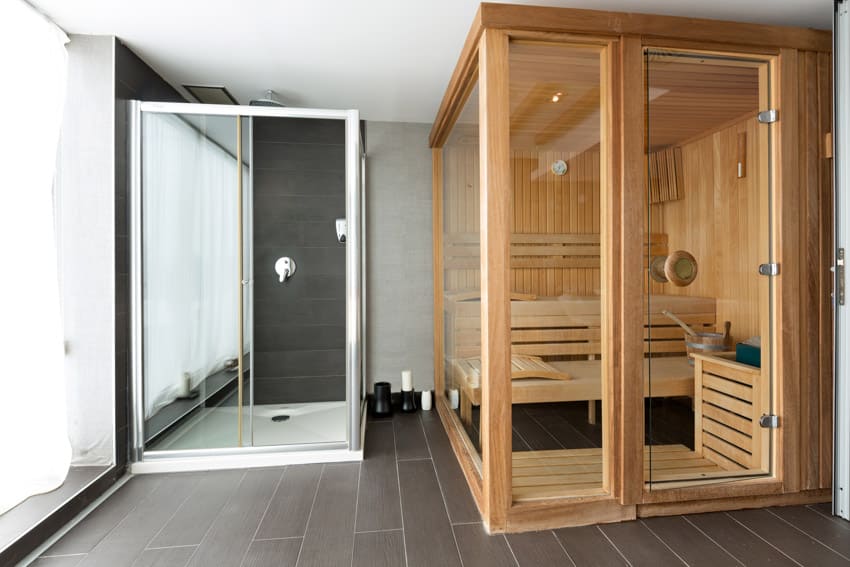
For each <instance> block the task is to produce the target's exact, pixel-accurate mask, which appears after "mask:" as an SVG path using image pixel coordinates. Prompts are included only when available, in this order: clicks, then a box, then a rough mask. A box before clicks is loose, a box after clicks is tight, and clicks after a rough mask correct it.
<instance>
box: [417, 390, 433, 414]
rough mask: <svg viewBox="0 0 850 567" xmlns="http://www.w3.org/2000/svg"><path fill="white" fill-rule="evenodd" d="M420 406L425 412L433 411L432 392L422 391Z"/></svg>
mask: <svg viewBox="0 0 850 567" xmlns="http://www.w3.org/2000/svg"><path fill="white" fill-rule="evenodd" d="M419 405H420V406H421V407H422V410H423V411H430V409H431V390H423V391H422V402H421V403H420V404H419Z"/></svg>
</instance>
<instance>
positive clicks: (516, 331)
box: [445, 295, 716, 424]
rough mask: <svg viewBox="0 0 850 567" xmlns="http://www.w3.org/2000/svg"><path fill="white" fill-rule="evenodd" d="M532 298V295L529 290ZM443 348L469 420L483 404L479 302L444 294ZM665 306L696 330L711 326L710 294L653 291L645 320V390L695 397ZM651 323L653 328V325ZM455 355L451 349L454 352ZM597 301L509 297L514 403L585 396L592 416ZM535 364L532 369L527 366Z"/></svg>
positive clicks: (598, 369) (597, 378) (680, 339)
mask: <svg viewBox="0 0 850 567" xmlns="http://www.w3.org/2000/svg"><path fill="white" fill-rule="evenodd" d="M531 297H533V296H531ZM446 299H447V302H446V319H445V320H446V345H447V348H446V352H447V353H448V354H449V355H450V356H449V357H448V358H447V361H446V362H447V369H448V371H449V373H450V376H449V378H450V381H449V382H450V384H453V387H455V388H457V389H458V390H459V402H460V417H461V420H462V421H463V422H464V423H466V424H469V423H471V419H472V407H473V406H478V405H480V404H481V383H480V382H481V380H480V375H481V360H480V350H481V349H480V334H481V324H480V321H481V313H480V305H481V304H480V301H479V300H478V299H477V298H470V297H468V296H463V299H461V300H454V299H453V298H452V297H451V296H450V295H449V296H447V297H446ZM663 310H669V311H672V312H673V313H676V314H677V315H679V316H680V317H681V318H682V319H683V320H684V321H685V322H687V323H688V324H690V325H692V326H693V327H694V328H695V329H697V330H699V331H714V328H715V318H716V316H715V300H714V299H712V298H706V297H686V296H658V295H656V296H653V297H652V301H651V303H650V304H649V305H648V308H647V310H646V312H647V315H646V320H645V323H644V328H645V329H644V331H645V332H644V352H645V353H646V354H647V356H649V355H650V354H652V355H656V354H659V355H662V356H653V357H652V358H651V359H650V358H645V359H644V376H645V377H648V376H649V366H650V364H651V367H652V380H651V382H650V380H649V378H645V382H644V395H645V396H647V397H650V396H651V397H677V396H687V397H693V396H694V367H693V366H691V365H689V364H688V358H687V355H686V351H685V343H684V333H683V331H682V330H681V328H679V327H678V326H677V325H676V324H675V323H673V322H672V321H670V320H669V319H668V318H667V317H665V316H664V315H663V314H662V313H661V312H662V311H663ZM650 325H651V329H650V327H649V326H650ZM452 353H453V354H454V355H453V356H451V354H452ZM601 354H602V342H601V316H600V301H599V298H598V297H554V298H534V299H529V300H519V299H517V300H512V301H511V358H512V360H511V362H512V376H511V378H512V380H513V383H512V403H515V404H523V403H546V402H572V401H587V402H589V404H588V411H589V415H588V420H589V421H590V422H591V423H594V422H595V421H596V416H595V408H596V405H595V402H596V400H601V399H602V362H601V360H600V358H601ZM535 366H536V367H537V368H539V369H540V372H539V374H538V375H534V374H533V372H531V371H530V368H532V367H535Z"/></svg>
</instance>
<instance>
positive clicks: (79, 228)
mask: <svg viewBox="0 0 850 567" xmlns="http://www.w3.org/2000/svg"><path fill="white" fill-rule="evenodd" d="M67 49H68V89H67V96H66V106H65V114H64V120H63V124H62V135H61V139H60V142H59V163H58V169H57V177H56V205H57V215H56V217H57V218H56V225H57V234H58V240H59V278H60V286H61V297H62V315H63V319H64V330H65V350H66V354H65V376H66V383H67V396H68V421H69V423H68V427H69V434H70V438H71V447H72V449H73V456H72V462H73V463H74V464H111V463H112V462H113V461H114V437H115V422H114V413H115V219H114V211H115V187H114V183H115V170H114V162H115V159H114V156H115V151H114V140H115V134H114V115H115V78H114V68H115V65H114V38H113V37H111V36H109V37H107V36H80V35H73V36H71V41H70V43H69V44H68V45H67ZM33 363H34V364H37V363H38V362H37V361H33Z"/></svg>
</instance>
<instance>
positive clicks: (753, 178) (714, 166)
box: [650, 118, 764, 340]
mask: <svg viewBox="0 0 850 567" xmlns="http://www.w3.org/2000/svg"><path fill="white" fill-rule="evenodd" d="M757 127H758V123H757V122H756V119H755V118H750V119H747V120H743V121H741V122H739V123H737V124H734V125H732V126H729V127H727V128H724V129H722V130H719V131H717V132H714V133H711V134H708V135H706V136H705V137H702V138H699V139H696V140H693V141H691V142H688V143H686V144H684V145H683V146H682V162H683V166H684V175H683V176H682V177H683V182H684V187H683V198H682V199H681V200H678V201H667V202H664V203H659V204H655V205H651V206H650V207H651V214H650V218H651V225H652V231H653V232H664V233H666V234H667V239H668V240H667V241H668V247H669V250H670V251H671V252H672V251H674V250H687V251H688V252H690V253H691V254H693V255H694V257H695V258H696V260H697V263H698V264H699V274H698V275H697V278H696V280H695V281H694V283H692V284H691V285H689V286H687V287H677V286H675V285H673V284H671V283H666V284H660V283H657V282H654V281H653V282H652V283H651V287H650V290H651V292H652V293H654V294H666V295H685V296H691V297H694V296H698V297H714V298H716V299H717V325H718V327H720V326H721V325H722V323H723V322H724V321H731V322H732V335H733V336H734V338H735V339H736V340H744V339H747V338H749V337H752V336H756V335H758V334H759V301H758V286H759V277H760V276H759V275H758V273H757V268H758V265H759V263H760V262H763V261H764V259H760V258H759V257H758V250H757V243H758V241H759V210H758V208H759V202H758V187H759V178H758V176H759V173H760V172H759V171H758V168H757V167H749V168H748V170H747V174H746V176H745V177H743V178H738V177H737V164H738V159H737V149H738V146H737V144H738V134H740V133H746V135H747V155H748V156H753V157H752V158H751V159H750V163H752V164H755V162H756V160H755V156H757V155H758V153H757V152H758V135H757V131H756V128H757Z"/></svg>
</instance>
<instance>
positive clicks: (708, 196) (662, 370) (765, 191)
mask: <svg viewBox="0 0 850 567" xmlns="http://www.w3.org/2000/svg"><path fill="white" fill-rule="evenodd" d="M645 57H646V58H645V61H646V100H647V113H648V116H647V145H646V149H647V153H646V178H647V184H646V201H645V203H646V205H645V206H646V217H645V218H646V222H647V226H646V231H645V232H646V237H645V243H646V247H645V250H646V261H645V272H646V273H645V289H646V305H645V309H644V314H645V321H644V326H645V332H644V352H645V359H644V376H645V392H644V395H645V402H644V403H645V415H646V424H645V425H646V428H645V432H646V436H645V444H646V447H645V452H644V453H645V454H644V459H645V465H644V479H645V481H646V482H648V483H650V486H651V488H652V489H662V488H670V487H676V486H683V485H690V484H695V483H705V482H729V481H730V480H733V479H737V478H741V477H752V476H758V475H766V474H769V473H770V472H771V452H772V441H771V440H772V435H771V429H769V428H765V427H762V425H761V424H760V418H761V417H762V416H763V415H769V414H771V413H772V412H771V408H772V372H771V367H770V360H771V348H772V334H771V333H772V325H771V322H772V314H771V300H770V298H771V286H772V283H771V282H772V280H771V277H770V276H769V275H760V273H759V271H760V265H763V264H764V265H767V264H770V262H772V261H773V260H772V249H771V241H770V235H771V216H770V207H771V191H772V188H771V181H770V139H771V136H772V131H771V129H772V128H773V127H774V126H773V125H772V124H770V123H769V121H765V120H764V117H763V116H762V117H760V115H759V112H760V111H763V110H767V109H769V108H771V105H770V100H771V98H770V92H769V84H770V64H769V61H767V60H758V59H748V58H745V57H725V56H716V55H706V54H700V53H686V52H678V51H676V52H669V51H663V52H662V51H654V50H648V51H647V52H646V56H645Z"/></svg>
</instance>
